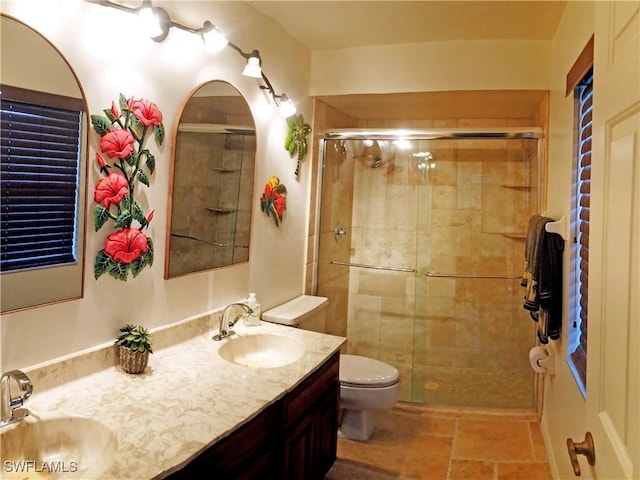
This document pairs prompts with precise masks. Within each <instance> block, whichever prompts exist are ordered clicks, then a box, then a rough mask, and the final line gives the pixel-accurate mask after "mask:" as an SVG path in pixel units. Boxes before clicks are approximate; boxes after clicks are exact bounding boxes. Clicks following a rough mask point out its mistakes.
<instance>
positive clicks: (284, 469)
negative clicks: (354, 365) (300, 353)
mask: <svg viewBox="0 0 640 480" xmlns="http://www.w3.org/2000/svg"><path fill="white" fill-rule="evenodd" d="M339 360H340V354H339V353H338V352H336V353H335V354H334V355H333V356H331V357H330V358H329V359H328V360H327V361H326V362H325V363H324V364H322V365H321V366H320V367H319V368H318V369H317V370H316V371H315V372H313V373H312V374H311V375H310V376H309V377H307V378H306V379H305V380H303V381H302V382H301V383H300V385H298V386H297V387H295V388H294V390H292V391H291V392H289V393H288V394H287V395H285V396H284V397H283V398H282V399H280V400H278V401H277V402H275V403H274V404H272V405H270V406H269V407H267V408H266V409H265V410H264V411H262V412H261V413H259V414H258V415H257V416H256V417H255V418H254V419H252V420H250V421H249V422H248V423H246V424H245V425H243V426H241V427H240V428H238V429H237V430H234V431H233V432H231V433H230V434H229V435H228V436H227V437H225V438H223V439H221V440H219V441H218V442H216V443H215V444H213V445H212V446H211V447H209V448H208V449H207V450H205V451H204V452H202V453H201V454H200V455H198V456H197V457H196V458H195V459H194V460H192V461H191V462H190V463H189V464H187V465H186V466H184V467H183V468H182V469H180V470H178V471H176V472H174V473H172V474H169V475H166V476H163V475H161V476H160V477H159V478H168V479H170V480H191V479H194V478H215V479H216V480H218V479H228V480H244V479H247V480H249V479H276V478H277V479H290V480H313V479H318V480H321V479H323V478H324V476H325V475H326V473H327V472H328V471H329V469H330V468H331V466H332V465H333V462H334V461H335V459H336V448H337V433H338V407H339V400H340V382H339Z"/></svg>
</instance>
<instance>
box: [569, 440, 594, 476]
mask: <svg viewBox="0 0 640 480" xmlns="http://www.w3.org/2000/svg"><path fill="white" fill-rule="evenodd" d="M567 450H569V458H570V459H571V465H572V466H573V473H574V475H575V476H576V477H579V476H580V463H579V462H578V455H584V456H585V457H587V462H589V465H595V463H596V450H595V446H594V445H593V437H592V436H591V432H587V433H586V435H585V436H584V442H580V443H575V442H574V441H573V440H572V439H571V438H567Z"/></svg>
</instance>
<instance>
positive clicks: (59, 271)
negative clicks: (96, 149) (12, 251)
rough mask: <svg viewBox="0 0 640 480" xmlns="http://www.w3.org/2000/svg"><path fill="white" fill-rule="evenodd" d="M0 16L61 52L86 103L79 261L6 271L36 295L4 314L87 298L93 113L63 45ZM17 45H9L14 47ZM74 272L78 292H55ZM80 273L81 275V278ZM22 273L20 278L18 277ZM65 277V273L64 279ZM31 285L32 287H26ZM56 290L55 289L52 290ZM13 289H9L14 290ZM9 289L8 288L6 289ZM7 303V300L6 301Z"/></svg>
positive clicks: (19, 287) (80, 179)
mask: <svg viewBox="0 0 640 480" xmlns="http://www.w3.org/2000/svg"><path fill="white" fill-rule="evenodd" d="M0 17H1V18H2V19H3V20H4V19H7V20H10V21H13V22H16V23H18V24H20V25H21V26H22V27H24V28H26V29H28V30H29V31H31V32H33V33H34V34H35V35H37V36H38V37H39V38H40V39H41V40H43V41H44V42H45V43H46V44H47V45H48V46H49V47H50V48H51V50H52V52H54V53H56V54H57V55H58V57H57V60H60V61H61V62H62V64H64V65H66V67H67V68H68V70H69V72H70V74H71V76H72V77H73V79H74V80H75V82H76V86H77V89H78V92H79V93H80V96H81V98H80V99H79V100H80V101H81V102H82V104H83V106H84V112H83V115H82V117H83V118H82V130H81V134H80V153H79V169H78V197H77V198H78V200H77V201H78V208H77V212H76V220H77V225H76V229H75V236H76V245H77V258H76V262H74V263H73V264H70V265H62V266H51V267H44V268H37V269H33V270H22V271H15V272H6V273H3V274H2V275H3V277H4V278H3V279H2V283H3V284H5V288H10V290H11V292H14V291H21V292H24V291H25V290H28V291H30V292H32V297H29V296H25V297H24V298H23V299H21V302H17V303H18V305H17V306H15V307H13V306H10V307H9V308H8V309H7V310H4V309H3V310H2V315H5V314H8V313H13V312H18V311H22V310H27V309H32V308H38V307H43V306H46V305H52V304H56V303H61V302H67V301H72V300H79V299H81V298H84V292H85V267H86V247H87V223H88V222H87V213H86V212H87V199H88V197H87V196H88V191H89V188H88V183H89V168H88V163H89V150H90V144H89V128H88V117H89V106H88V103H87V96H86V94H85V91H84V88H83V87H82V83H81V82H80V79H79V78H78V75H77V74H76V72H75V70H74V69H73V67H72V65H71V63H70V62H69V60H67V58H66V57H65V56H64V55H63V54H62V52H61V51H60V49H58V47H56V46H55V45H54V44H53V42H51V41H50V40H49V39H48V38H47V37H46V36H45V35H43V34H42V33H40V32H39V31H37V30H36V29H35V28H33V27H32V26H30V25H28V24H27V23H25V22H24V21H22V20H20V19H18V18H16V17H14V16H12V15H8V14H6V13H4V12H0ZM12 47H13V46H12V45H11V46H9V48H12ZM6 275H10V276H12V277H13V279H9V278H8V277H6ZM68 276H74V282H79V283H78V284H77V286H74V287H73V290H77V294H76V293H75V292H74V293H73V294H71V293H63V292H59V293H58V292H55V288H52V287H55V285H59V286H62V287H61V288H63V290H64V285H65V283H68V280H66V277H68ZM76 276H79V278H77V277H76ZM18 277H20V278H18ZM61 277H64V278H62V279H61ZM7 282H8V283H9V284H10V285H9V286H6V283H7ZM13 283H17V286H16V285H11V284H13ZM27 285H28V288H26V287H27ZM52 290H53V291H52ZM11 292H9V293H11ZM42 292H46V295H44V296H42ZM3 293H6V292H3ZM3 304H4V302H3Z"/></svg>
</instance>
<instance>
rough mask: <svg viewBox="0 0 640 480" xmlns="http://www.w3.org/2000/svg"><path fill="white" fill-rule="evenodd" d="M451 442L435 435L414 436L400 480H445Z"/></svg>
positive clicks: (447, 438) (449, 439) (446, 438)
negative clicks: (401, 479)
mask: <svg viewBox="0 0 640 480" xmlns="http://www.w3.org/2000/svg"><path fill="white" fill-rule="evenodd" d="M452 441H453V439H452V438H449V437H440V436H437V435H418V436H416V437H415V438H414V439H413V440H412V441H411V443H410V445H409V449H408V451H407V455H406V458H405V460H404V463H403V465H402V470H401V471H400V478H403V479H420V480H446V479H447V471H448V470H449V460H450V458H451V446H452Z"/></svg>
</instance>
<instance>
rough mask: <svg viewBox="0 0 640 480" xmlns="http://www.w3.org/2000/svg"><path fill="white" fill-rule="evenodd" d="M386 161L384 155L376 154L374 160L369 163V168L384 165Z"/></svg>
mask: <svg viewBox="0 0 640 480" xmlns="http://www.w3.org/2000/svg"><path fill="white" fill-rule="evenodd" d="M385 163H386V162H383V161H382V157H381V156H379V155H376V156H375V157H373V162H371V163H370V164H369V168H379V167H382V166H384V164H385Z"/></svg>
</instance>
